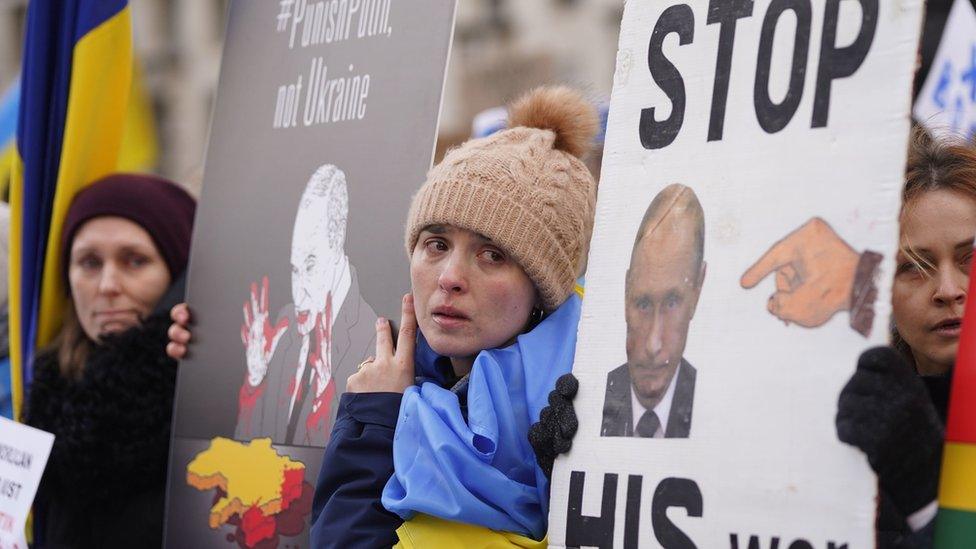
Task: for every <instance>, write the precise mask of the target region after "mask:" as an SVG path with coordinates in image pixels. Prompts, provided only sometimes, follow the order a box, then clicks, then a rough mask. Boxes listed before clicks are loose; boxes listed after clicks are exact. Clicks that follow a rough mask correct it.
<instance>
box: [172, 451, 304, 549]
mask: <svg viewBox="0 0 976 549" xmlns="http://www.w3.org/2000/svg"><path fill="white" fill-rule="evenodd" d="M304 480H305V464H304V463H302V462H300V461H295V460H292V459H291V458H289V457H288V456H283V455H280V454H278V452H277V451H276V450H275V449H274V448H273V447H272V446H271V439H270V438H258V439H254V440H252V441H250V442H238V441H235V440H231V439H227V438H223V437H217V438H215V439H213V440H212V441H211V442H210V447H209V448H207V449H206V450H204V451H203V452H200V453H199V454H197V455H196V457H194V459H193V461H191V462H190V464H189V465H187V467H186V482H187V483H188V484H189V485H190V486H193V487H194V488H196V489H197V490H203V491H206V490H216V491H217V497H216V498H215V503H214V505H213V507H211V509H210V517H209V524H210V528H213V529H216V528H220V527H222V526H224V525H231V526H236V527H237V529H238V535H237V541H238V544H239V545H241V546H242V547H247V548H257V547H262V548H263V547H276V546H277V539H278V536H279V535H296V534H298V533H300V532H301V530H303V529H304V523H305V520H304V519H305V515H307V514H308V512H309V511H310V508H311V506H310V503H311V502H310V500H311V497H310V496H311V486H310V485H309V484H308V483H306V482H304ZM305 500H309V501H305ZM296 511H297V515H298V516H293V515H295V514H296V513H295V512H296ZM296 519H298V524H296ZM296 527H297V528H298V531H297V532H296V531H294V530H295V529H296Z"/></svg>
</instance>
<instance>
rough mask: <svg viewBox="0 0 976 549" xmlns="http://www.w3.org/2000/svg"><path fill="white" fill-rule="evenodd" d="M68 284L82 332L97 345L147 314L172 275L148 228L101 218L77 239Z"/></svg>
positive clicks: (90, 223)
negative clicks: (102, 339) (102, 338)
mask: <svg viewBox="0 0 976 549" xmlns="http://www.w3.org/2000/svg"><path fill="white" fill-rule="evenodd" d="M68 282H69V284H70V285H71V297H72V299H73V301H74V306H75V314H77V315H78V320H79V322H80V323H81V327H82V329H83V330H84V331H85V334H86V335H87V336H88V337H89V338H90V339H91V340H92V341H98V340H99V338H100V337H101V336H102V335H105V334H109V333H113V332H121V331H124V330H126V329H127V328H130V327H132V326H135V325H137V324H139V322H140V321H141V319H142V318H145V317H146V316H148V315H149V313H150V312H152V310H153V308H155V306H156V303H157V302H158V301H159V298H161V297H162V296H163V293H165V292H166V288H168V287H169V283H170V275H169V269H168V268H167V267H166V263H165V261H163V258H162V256H161V255H160V254H159V251H158V250H157V249H156V246H155V244H153V241H152V238H150V236H149V233H147V232H146V231H145V229H143V228H142V227H140V226H139V225H137V224H135V223H133V222H132V221H129V220H128V219H125V218H122V217H97V218H95V219H92V220H91V221H88V222H87V223H85V224H84V225H82V226H81V228H80V229H79V230H78V232H77V233H76V235H75V239H74V241H73V242H72V244H71V256H70V265H69V266H68Z"/></svg>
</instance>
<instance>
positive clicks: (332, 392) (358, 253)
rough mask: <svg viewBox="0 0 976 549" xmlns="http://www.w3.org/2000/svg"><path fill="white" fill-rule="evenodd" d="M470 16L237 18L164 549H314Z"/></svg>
mask: <svg viewBox="0 0 976 549" xmlns="http://www.w3.org/2000/svg"><path fill="white" fill-rule="evenodd" d="M453 22H454V0H419V1H418V0H411V1H409V2H407V1H405V0H348V1H347V0H329V1H325V0H323V1H312V0H286V1H281V2H264V1H257V0H238V1H236V2H234V3H233V4H232V6H231V8H230V11H229V22H228V27H227V35H226V41H225V45H224V56H223V61H222V68H221V75H220V84H219V87H218V92H217V100H216V105H215V112H214V118H213V125H212V132H211V139H210V145H209V149H208V152H207V160H206V172H205V177H204V185H203V195H202V197H201V201H200V206H199V209H198V211H197V221H196V227H195V233H194V239H193V247H192V254H191V258H190V269H189V280H188V294H187V301H188V303H189V305H190V307H191V309H192V313H193V318H194V326H193V338H194V343H193V344H192V345H191V348H190V354H189V356H188V358H187V360H184V361H183V363H182V364H181V366H180V372H179V380H178V388H177V395H176V414H175V418H174V424H173V432H174V433H173V434H174V439H173V447H172V454H171V459H170V474H169V492H168V493H169V496H168V509H167V527H166V545H167V546H169V547H221V548H226V547H230V546H233V545H235V544H236V545H240V546H242V547H257V546H260V547H274V546H293V547H294V546H300V547H305V546H307V545H308V541H307V537H308V527H309V518H310V517H309V515H310V511H311V504H312V493H313V490H314V484H315V479H316V478H317V476H318V473H319V469H320V465H321V460H322V452H323V450H322V448H323V447H324V446H325V444H326V443H327V441H328V438H329V435H330V433H331V430H332V423H333V421H334V419H335V416H336V409H337V405H338V401H339V397H340V395H341V394H342V392H343V391H344V390H345V384H346V379H347V378H348V377H349V376H350V375H351V374H352V373H354V372H355V371H356V367H357V365H358V364H359V363H360V362H361V361H362V360H363V359H365V358H366V357H367V356H368V355H370V354H372V353H373V352H374V341H373V340H374V336H375V323H376V319H377V317H378V316H386V317H391V318H398V316H395V315H396V314H397V313H398V312H399V310H400V298H401V296H402V295H403V293H404V292H405V291H407V289H408V288H409V273H408V262H407V258H406V254H405V252H404V249H403V223H404V219H405V217H406V213H407V209H408V206H409V201H410V197H411V195H412V194H413V192H414V191H415V190H416V189H417V188H419V186H420V184H421V183H423V181H424V178H425V174H426V171H427V169H428V168H429V167H430V163H431V158H432V155H433V151H434V144H435V137H436V129H437V120H438V113H439V108H440V99H441V91H442V88H443V82H444V72H445V68H446V64H447V57H448V51H449V48H450V42H451V36H452V31H453Z"/></svg>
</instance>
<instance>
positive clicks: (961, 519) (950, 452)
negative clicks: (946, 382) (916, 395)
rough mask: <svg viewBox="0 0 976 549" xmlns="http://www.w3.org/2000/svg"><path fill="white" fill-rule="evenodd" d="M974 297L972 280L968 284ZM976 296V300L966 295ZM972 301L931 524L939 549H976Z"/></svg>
mask: <svg viewBox="0 0 976 549" xmlns="http://www.w3.org/2000/svg"><path fill="white" fill-rule="evenodd" d="M969 291H970V292H973V291H976V276H974V277H971V278H970V279H969ZM970 295H976V294H970ZM974 544H976V299H970V300H968V302H967V303H966V312H965V314H964V315H963V323H962V337H961V338H960V340H959V353H958V354H957V355H956V367H955V371H954V373H953V376H952V393H951V394H950V395H949V420H948V424H947V425H946V443H945V451H944V453H943V455H942V477H941V479H940V480H939V515H938V518H937V519H936V524H935V546H936V547H937V548H938V549H964V548H965V549H968V548H972V547H974V546H976V545H974Z"/></svg>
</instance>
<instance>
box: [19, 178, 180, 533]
mask: <svg viewBox="0 0 976 549" xmlns="http://www.w3.org/2000/svg"><path fill="white" fill-rule="evenodd" d="M194 210H195V202H194V200H193V198H192V197H191V196H190V195H189V194H187V193H186V191H184V190H183V189H181V188H180V187H179V186H177V185H176V184H174V183H172V182H170V181H167V180H164V179H161V178H157V177H152V176H145V175H133V174H115V175H110V176H107V177H105V178H103V179H101V180H99V181H96V182H95V183H93V184H92V185H91V186H89V187H87V188H86V189H84V190H83V191H81V192H80V193H79V194H78V195H77V196H76V197H75V199H74V200H73V202H72V204H71V206H70V208H69V210H68V214H67V216H66V219H65V224H64V230H63V233H62V238H61V252H62V260H63V265H64V266H65V269H64V270H65V273H64V274H65V277H66V280H67V286H68V292H69V297H70V300H69V302H68V307H67V310H66V311H65V314H64V326H63V328H62V330H61V332H60V334H59V335H58V337H57V339H56V340H55V342H54V343H53V344H52V345H51V346H50V347H49V348H47V349H44V350H42V351H41V352H39V353H38V355H37V356H36V358H35V359H34V363H33V368H34V381H33V384H32V385H31V390H30V394H29V395H28V401H27V408H26V411H25V420H26V423H28V424H29V425H32V426H34V427H37V428H39V429H43V430H45V431H49V432H51V433H54V435H55V440H54V448H53V450H52V452H51V456H50V459H49V461H48V465H47V468H46V469H45V472H44V477H43V479H42V482H41V486H40V488H39V490H38V494H37V498H36V500H35V503H34V525H35V527H34V541H35V546H36V547H52V548H53V547H56V548H79V549H80V548H112V547H120V548H122V547H159V546H161V545H162V536H163V517H164V500H165V493H166V487H165V484H166V464H167V459H168V456H169V438H170V434H169V433H170V419H171V415H172V408H173V392H174V388H175V380H176V363H175V361H173V360H172V359H170V358H169V357H167V356H166V353H165V347H166V343H167V336H166V329H167V328H168V325H169V323H168V314H167V313H168V310H169V307H170V306H171V305H172V304H173V303H175V302H177V301H179V300H181V299H182V295H181V294H182V287H181V284H179V283H176V282H175V281H179V280H181V277H182V275H183V272H184V270H185V269H186V263H187V258H188V254H189V247H190V234H191V230H192V226H193V215H194Z"/></svg>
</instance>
